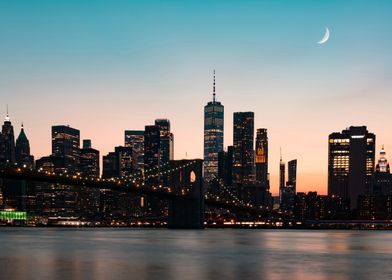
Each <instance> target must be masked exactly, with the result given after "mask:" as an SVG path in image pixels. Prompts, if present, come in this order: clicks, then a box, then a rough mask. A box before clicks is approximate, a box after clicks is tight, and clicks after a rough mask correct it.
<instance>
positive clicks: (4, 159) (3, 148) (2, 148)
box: [0, 107, 15, 167]
mask: <svg viewBox="0 0 392 280" xmlns="http://www.w3.org/2000/svg"><path fill="white" fill-rule="evenodd" d="M0 163H1V166H6V167H8V166H13V165H14V164H15V136H14V127H13V126H12V124H11V119H10V117H9V114H8V107H7V115H6V117H5V120H4V124H3V127H2V130H1V137H0Z"/></svg>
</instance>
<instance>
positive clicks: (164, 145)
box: [155, 119, 174, 164]
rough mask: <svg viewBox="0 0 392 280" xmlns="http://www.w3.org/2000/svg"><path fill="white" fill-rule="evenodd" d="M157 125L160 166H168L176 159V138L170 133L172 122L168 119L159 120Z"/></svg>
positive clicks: (156, 121) (156, 122)
mask: <svg viewBox="0 0 392 280" xmlns="http://www.w3.org/2000/svg"><path fill="white" fill-rule="evenodd" d="M155 125H156V126H158V127H159V136H160V150H161V153H160V164H167V163H168V162H169V161H170V160H173V159H174V136H173V133H171V132H170V121H169V120H168V119H157V120H155Z"/></svg>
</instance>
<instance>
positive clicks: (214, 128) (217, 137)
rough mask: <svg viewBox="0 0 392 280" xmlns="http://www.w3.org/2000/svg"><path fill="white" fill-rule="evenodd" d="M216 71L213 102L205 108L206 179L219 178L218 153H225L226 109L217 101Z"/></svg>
mask: <svg viewBox="0 0 392 280" xmlns="http://www.w3.org/2000/svg"><path fill="white" fill-rule="evenodd" d="M215 95H216V91H215V70H214V82H213V89H212V101H210V102H208V103H207V105H206V106H204V178H205V180H207V181H210V180H212V179H214V178H216V177H217V176H218V153H219V152H220V151H223V129H224V107H223V105H222V104H221V103H220V102H218V101H216V96H215Z"/></svg>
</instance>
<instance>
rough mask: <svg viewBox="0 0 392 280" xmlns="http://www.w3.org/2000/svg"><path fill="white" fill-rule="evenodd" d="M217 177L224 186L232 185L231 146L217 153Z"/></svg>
mask: <svg viewBox="0 0 392 280" xmlns="http://www.w3.org/2000/svg"><path fill="white" fill-rule="evenodd" d="M218 177H219V178H220V179H221V180H223V182H224V184H225V185H226V186H232V185H233V146H228V147H227V151H220V152H219V153H218Z"/></svg>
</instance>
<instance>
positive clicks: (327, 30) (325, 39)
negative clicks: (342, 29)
mask: <svg viewBox="0 0 392 280" xmlns="http://www.w3.org/2000/svg"><path fill="white" fill-rule="evenodd" d="M328 40H329V29H328V27H325V34H324V37H323V38H322V39H321V40H320V41H318V42H317V44H320V45H322V44H324V43H326V42H327V41H328Z"/></svg>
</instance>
